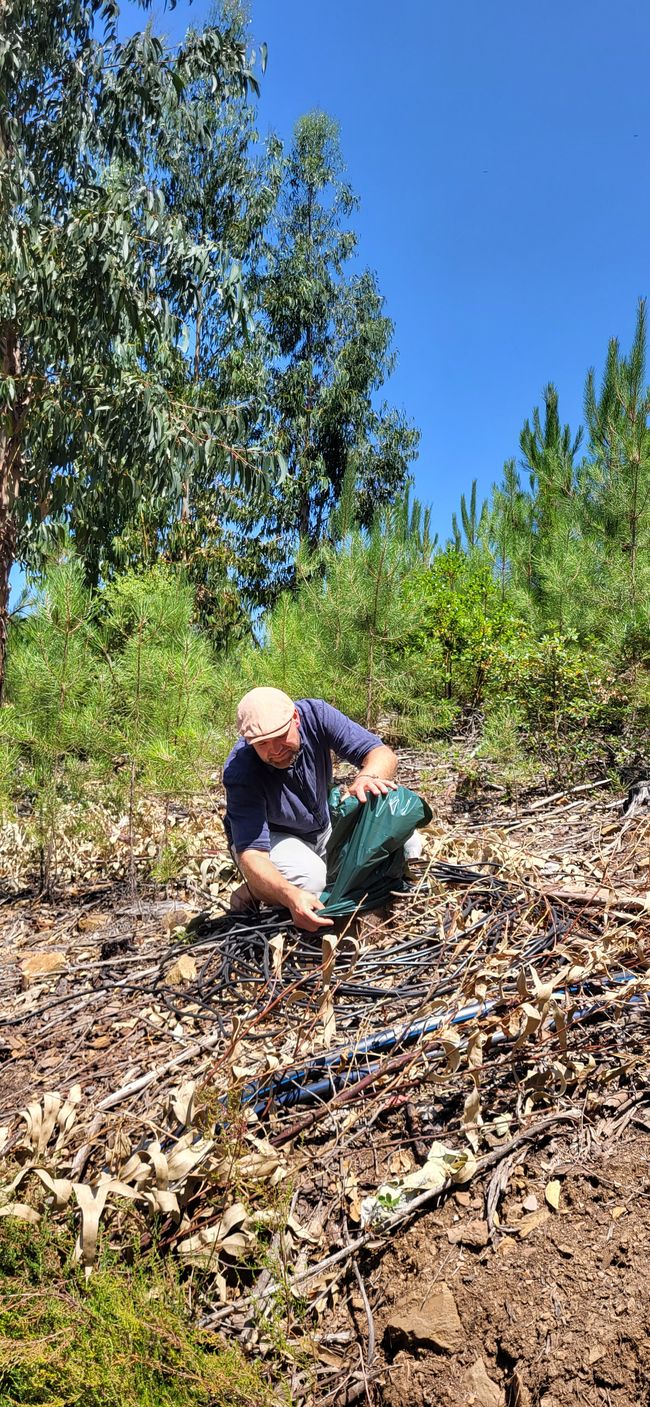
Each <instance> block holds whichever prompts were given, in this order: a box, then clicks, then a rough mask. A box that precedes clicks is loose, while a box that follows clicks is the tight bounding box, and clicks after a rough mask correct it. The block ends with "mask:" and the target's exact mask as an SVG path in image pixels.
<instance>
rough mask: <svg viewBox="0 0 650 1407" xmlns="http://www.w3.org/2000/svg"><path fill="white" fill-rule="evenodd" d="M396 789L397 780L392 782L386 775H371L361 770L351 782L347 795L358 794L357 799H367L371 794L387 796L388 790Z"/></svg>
mask: <svg viewBox="0 0 650 1407" xmlns="http://www.w3.org/2000/svg"><path fill="white" fill-rule="evenodd" d="M396 790H397V782H390V781H388V779H387V778H385V777H370V776H368V773H367V772H360V773H359V776H358V777H355V779H354V781H353V782H351V783H350V785H349V787H348V789H347V795H348V796H356V798H357V801H367V799H368V797H369V796H385V795H386V792H388V791H396Z"/></svg>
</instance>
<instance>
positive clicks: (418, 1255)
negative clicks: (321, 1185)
mask: <svg viewBox="0 0 650 1407" xmlns="http://www.w3.org/2000/svg"><path fill="white" fill-rule="evenodd" d="M639 1117H640V1118H642V1117H643V1116H639ZM649 1152H650V1135H649V1134H648V1132H646V1131H645V1130H643V1129H641V1128H637V1129H636V1130H635V1131H629V1130H628V1133H627V1135H626V1136H625V1137H624V1139H623V1140H621V1141H616V1142H615V1143H613V1144H612V1145H611V1146H610V1147H605V1148H592V1149H591V1150H590V1151H589V1152H588V1153H585V1154H584V1155H583V1156H582V1157H580V1156H576V1154H575V1152H574V1153H572V1152H571V1151H570V1148H569V1146H568V1144H567V1143H566V1142H564V1141H561V1140H554V1141H553V1142H550V1143H549V1144H547V1146H546V1148H545V1149H543V1150H542V1151H536V1152H535V1153H534V1154H533V1155H530V1156H528V1155H526V1154H525V1153H523V1154H522V1158H521V1162H518V1163H517V1164H515V1166H514V1167H513V1169H512V1174H511V1179H510V1183H509V1186H508V1188H507V1191H506V1194H505V1196H504V1198H503V1199H502V1201H501V1202H500V1205H499V1217H500V1222H501V1226H500V1228H499V1229H498V1230H497V1232H496V1234H495V1237H494V1240H493V1241H492V1242H490V1241H489V1240H488V1243H487V1244H485V1241H486V1239H487V1225H486V1222H485V1207H484V1197H483V1191H482V1189H481V1188H480V1187H479V1186H475V1187H473V1188H472V1190H471V1191H470V1192H468V1193H465V1192H460V1193H456V1194H455V1196H453V1197H452V1198H451V1199H450V1200H449V1201H448V1202H447V1203H446V1205H444V1206H443V1207H441V1208H440V1209H438V1210H436V1211H434V1212H431V1213H428V1214H426V1215H423V1216H421V1217H420V1218H419V1220H418V1221H417V1222H416V1223H415V1224H414V1225H412V1226H411V1228H410V1229H409V1230H407V1231H406V1232H403V1233H402V1234H401V1235H400V1236H399V1237H398V1238H396V1240H395V1242H394V1244H393V1245H392V1246H391V1247H390V1248H389V1249H388V1250H387V1251H385V1252H384V1253H383V1254H382V1255H381V1256H380V1257H377V1258H376V1260H375V1262H374V1264H373V1261H372V1258H370V1259H369V1260H368V1262H367V1265H366V1267H365V1277H366V1278H365V1288H366V1292H367V1295H368V1299H369V1302H370V1304H371V1312H372V1317H373V1320H374V1332H375V1336H376V1345H377V1347H376V1361H375V1373H376V1376H375V1381H374V1389H373V1388H371V1391H373V1390H374V1393H375V1397H374V1401H375V1402H376V1403H377V1404H378V1407H414V1404H422V1407H429V1404H431V1407H433V1404H435V1405H436V1407H470V1404H476V1407H578V1404H581V1407H591V1404H593V1407H596V1405H597V1404H598V1407H600V1404H604V1405H605V1407H639V1404H643V1403H649V1402H650V1335H649V1329H650V1281H649V1278H648V1260H649V1256H650V1165H649V1161H648V1155H649ZM549 1183H551V1184H553V1183H559V1203H558V1209H557V1211H554V1210H552V1208H551V1207H550V1206H549V1205H548V1204H547V1202H546V1200H545V1189H546V1188H547V1187H548V1185H549ZM531 1207H533V1208H535V1210H533V1211H530V1210H528V1208H531ZM528 1227H530V1229H528ZM450 1238H451V1239H450ZM457 1238H462V1239H460V1240H458V1239H457ZM441 1287H442V1291H441ZM444 1287H447V1293H446V1292H445V1288H444ZM450 1305H451V1308H450ZM454 1305H455V1309H456V1312H457V1319H456V1318H455V1316H454V1312H453V1306H454ZM352 1310H353V1315H354V1318H355V1321H356V1327H357V1332H358V1334H359V1337H360V1339H361V1340H363V1339H364V1337H365V1338H366V1340H367V1334H368V1327H367V1321H366V1317H365V1314H364V1310H363V1303H362V1300H361V1297H360V1296H359V1295H354V1296H353V1298H352ZM450 1315H451V1321H452V1322H451V1324H450V1322H449V1320H450Z"/></svg>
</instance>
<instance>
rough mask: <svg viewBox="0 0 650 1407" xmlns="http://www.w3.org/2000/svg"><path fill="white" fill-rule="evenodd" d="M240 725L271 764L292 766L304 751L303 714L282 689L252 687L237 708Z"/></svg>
mask: <svg viewBox="0 0 650 1407" xmlns="http://www.w3.org/2000/svg"><path fill="white" fill-rule="evenodd" d="M237 727H238V728H239V732H240V734H241V736H242V738H245V740H246V742H247V743H250V745H251V747H253V748H254V749H255V751H256V753H257V755H258V757H259V758H260V759H261V761H262V762H266V763H267V764H268V765H269V766H270V767H281V768H284V767H290V766H291V764H292V762H293V761H294V760H295V758H296V756H297V754H298V753H299V752H300V746H301V744H300V718H299V715H298V710H297V708H296V707H295V705H294V702H293V699H290V698H289V695H288V694H284V693H283V692H282V690H281V689H251V690H250V691H249V693H248V694H245V695H244V697H243V699H242V701H241V703H240V705H239V708H238V709H237Z"/></svg>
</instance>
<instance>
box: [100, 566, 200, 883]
mask: <svg viewBox="0 0 650 1407" xmlns="http://www.w3.org/2000/svg"><path fill="white" fill-rule="evenodd" d="M104 608H105V621H104V632H105V640H106V647H105V653H106V659H107V662H108V668H109V676H110V682H109V684H108V686H107V687H108V697H109V700H110V719H111V725H110V730H109V734H108V745H109V748H110V753H111V755H119V756H120V757H121V758H123V759H124V760H125V761H126V763H127V764H128V769H127V774H126V775H127V777H128V801H127V804H128V816H129V836H130V878H131V885H132V888H135V882H136V858H135V829H136V810H137V803H138V800H139V798H140V797H142V796H143V795H145V794H146V795H152V794H153V795H157V796H159V797H162V798H163V799H164V800H165V801H166V803H168V802H169V800H171V799H172V798H173V797H180V796H187V795H190V794H192V793H194V792H197V791H201V790H203V789H204V787H205V785H206V781H207V776H208V773H209V770H210V766H211V765H212V764H213V760H214V755H215V754H214V739H213V735H212V722H211V719H212V714H213V711H214V703H215V683H216V675H215V670H214V663H213V659H212V653H211V649H210V646H209V645H208V643H207V641H206V640H205V639H203V638H202V637H201V636H200V635H199V633H198V632H197V631H196V629H195V628H193V626H192V614H193V608H194V602H193V593H192V589H191V587H190V586H188V585H183V584H182V582H180V581H179V579H178V575H177V574H176V573H175V572H173V571H170V570H169V569H165V568H164V567H157V568H154V569H153V570H152V571H151V572H149V573H144V574H142V573H136V572H127V573H124V574H123V575H121V576H118V577H116V579H115V581H113V582H112V583H110V585H109V586H108V587H107V588H106V591H105V593H104ZM166 815H167V809H166V810H165V816H166Z"/></svg>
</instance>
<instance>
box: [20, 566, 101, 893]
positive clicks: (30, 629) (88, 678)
mask: <svg viewBox="0 0 650 1407" xmlns="http://www.w3.org/2000/svg"><path fill="white" fill-rule="evenodd" d="M107 718H108V708H107V699H106V694H105V691H104V689H103V688H102V665H101V654H100V641H99V635H98V630H97V625H96V605H95V602H94V601H93V599H92V597H91V595H90V593H89V591H88V590H87V588H86V586H85V585H84V580H83V569H82V566H81V564H80V563H79V562H78V561H76V560H75V559H74V558H72V557H70V556H64V557H62V558H61V560H60V561H59V562H57V563H54V564H52V565H51V566H50V567H49V570H48V572H47V574H46V577H45V580H44V583H43V586H42V588H41V590H40V592H39V595H38V598H37V603H36V609H35V610H34V611H33V613H32V614H30V615H29V616H28V617H27V618H26V619H25V620H23V621H21V622H20V623H19V624H18V625H16V626H15V627H14V630H13V638H12V639H11V649H10V651H9V656H8V672H7V706H6V707H5V708H3V709H2V711H1V713H0V747H1V746H2V745H3V743H4V749H5V758H7V757H9V756H13V758H14V759H15V760H16V761H17V764H18V765H17V784H18V787H19V789H20V791H21V792H23V793H26V794H27V795H29V796H30V797H31V798H32V804H33V815H34V821H35V826H36V834H37V841H38V849H39V856H40V868H41V887H42V889H43V890H44V891H45V892H46V893H51V892H52V890H53V889H54V887H55V884H56V878H57V843H58V837H59V826H60V816H61V808H62V805H63V803H64V801H65V800H67V799H69V798H76V799H79V798H80V797H82V796H83V793H84V790H85V788H86V785H87V781H88V775H89V773H91V774H92V771H93V766H94V765H96V764H97V763H98V762H99V761H100V759H101V756H102V754H103V745H104V742H105V738H106V730H107Z"/></svg>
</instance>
